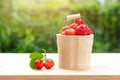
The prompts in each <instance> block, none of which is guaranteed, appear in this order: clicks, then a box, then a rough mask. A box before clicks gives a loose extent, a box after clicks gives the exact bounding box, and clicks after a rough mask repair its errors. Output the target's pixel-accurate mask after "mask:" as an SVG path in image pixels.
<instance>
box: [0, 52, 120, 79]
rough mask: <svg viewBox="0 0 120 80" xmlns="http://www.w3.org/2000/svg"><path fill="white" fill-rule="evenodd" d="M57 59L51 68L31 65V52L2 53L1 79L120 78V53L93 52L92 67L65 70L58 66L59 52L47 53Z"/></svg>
mask: <svg viewBox="0 0 120 80" xmlns="http://www.w3.org/2000/svg"><path fill="white" fill-rule="evenodd" d="M47 55H48V58H52V59H53V60H54V61H55V66H54V67H53V68H52V69H51V70H46V69H43V70H33V69H31V68H30V67H29V62H30V59H29V53H20V54H17V53H9V54H8V53H0V80H8V79H9V80H120V54H119V53H97V54H92V60H91V64H92V65H91V68H90V69H87V70H64V69H60V68H59V67H58V54H55V53H50V54H47Z"/></svg>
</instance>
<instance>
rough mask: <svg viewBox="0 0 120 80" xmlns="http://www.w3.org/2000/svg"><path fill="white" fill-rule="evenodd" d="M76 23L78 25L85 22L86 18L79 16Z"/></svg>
mask: <svg viewBox="0 0 120 80" xmlns="http://www.w3.org/2000/svg"><path fill="white" fill-rule="evenodd" d="M75 23H76V24H78V25H80V24H84V20H82V19H79V18H78V19H75Z"/></svg>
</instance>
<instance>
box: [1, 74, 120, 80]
mask: <svg viewBox="0 0 120 80" xmlns="http://www.w3.org/2000/svg"><path fill="white" fill-rule="evenodd" d="M0 80H120V75H91V76H90V75H68V76H66V75H53V76H51V75H42V76H41V75H35V76H32V75H31V76H29V75H28V76H26V75H21V76H14V75H13V76H0Z"/></svg>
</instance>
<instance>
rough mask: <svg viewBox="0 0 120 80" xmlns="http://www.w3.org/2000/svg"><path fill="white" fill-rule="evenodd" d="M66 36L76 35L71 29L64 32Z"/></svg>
mask: <svg viewBox="0 0 120 80" xmlns="http://www.w3.org/2000/svg"><path fill="white" fill-rule="evenodd" d="M66 34H67V35H75V34H76V32H75V29H73V28H69V29H67V30H66Z"/></svg>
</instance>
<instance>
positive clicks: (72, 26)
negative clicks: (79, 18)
mask: <svg viewBox="0 0 120 80" xmlns="http://www.w3.org/2000/svg"><path fill="white" fill-rule="evenodd" d="M77 26H78V24H76V23H73V24H71V25H70V28H73V29H76V28H77Z"/></svg>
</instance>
